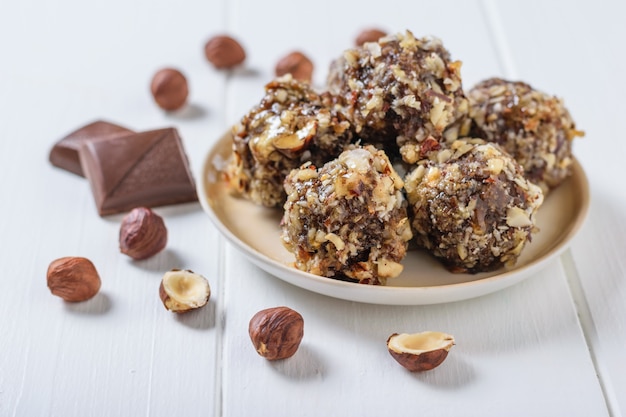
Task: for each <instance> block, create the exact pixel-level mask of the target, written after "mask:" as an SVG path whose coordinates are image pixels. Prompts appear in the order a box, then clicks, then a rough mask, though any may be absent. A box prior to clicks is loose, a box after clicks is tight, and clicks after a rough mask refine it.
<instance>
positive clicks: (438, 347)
mask: <svg viewBox="0 0 626 417" xmlns="http://www.w3.org/2000/svg"><path fill="white" fill-rule="evenodd" d="M452 346H454V337H453V336H451V335H449V334H446V333H441V332H431V331H428V332H422V333H413V334H407V333H402V334H398V333H394V334H392V335H391V336H389V338H388V339H387V350H389V353H390V354H391V356H393V358H394V359H395V360H396V361H398V363H399V364H400V365H402V366H404V367H405V368H406V369H408V370H409V371H411V372H421V371H428V370H430V369H433V368H436V367H437V366H439V365H441V363H442V362H443V361H444V360H445V359H446V357H447V356H448V352H449V351H450V348H451V347H452Z"/></svg>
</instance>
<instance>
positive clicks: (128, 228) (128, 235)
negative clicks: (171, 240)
mask: <svg viewBox="0 0 626 417" xmlns="http://www.w3.org/2000/svg"><path fill="white" fill-rule="evenodd" d="M119 241H120V252H122V253H124V254H126V255H128V256H130V257H131V258H133V259H135V260H140V259H147V258H150V257H152V256H154V255H156V254H157V253H159V252H161V251H162V250H163V249H164V248H165V246H166V245H167V228H166V227H165V222H164V221H163V218H162V217H161V216H159V215H158V214H156V213H155V212H153V211H152V210H151V209H149V208H147V207H137V208H134V209H133V210H131V211H130V212H129V213H128V214H127V215H126V216H124V218H123V219H122V224H121V226H120V237H119Z"/></svg>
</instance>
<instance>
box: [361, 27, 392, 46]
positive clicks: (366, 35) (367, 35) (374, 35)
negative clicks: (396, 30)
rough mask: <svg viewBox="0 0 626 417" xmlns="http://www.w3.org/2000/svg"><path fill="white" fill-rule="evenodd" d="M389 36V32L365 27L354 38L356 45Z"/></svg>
mask: <svg viewBox="0 0 626 417" xmlns="http://www.w3.org/2000/svg"><path fill="white" fill-rule="evenodd" d="M384 36H387V33H386V32H384V31H382V30H380V29H364V30H363V31H362V32H361V33H359V34H358V36H357V37H356V39H355V40H354V44H355V45H356V46H362V45H363V44H364V43H366V42H377V41H378V40H379V39H380V38H382V37H384Z"/></svg>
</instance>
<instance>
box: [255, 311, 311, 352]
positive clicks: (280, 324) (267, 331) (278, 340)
mask: <svg viewBox="0 0 626 417" xmlns="http://www.w3.org/2000/svg"><path fill="white" fill-rule="evenodd" d="M248 333H249V334H250V340H252V344H253V345H254V349H256V351H257V353H258V354H259V355H261V356H262V357H264V358H265V359H267V360H270V361H273V360H279V359H286V358H289V357H291V356H293V355H294V354H295V353H296V351H297V350H298V347H299V346H300V342H301V341H302V337H303V336H304V320H303V319H302V316H301V315H300V313H298V312H297V311H295V310H292V309H291V308H289V307H273V308H267V309H265V310H261V311H259V312H258V313H256V314H255V315H254V316H253V317H252V319H251V320H250V324H249V326H248Z"/></svg>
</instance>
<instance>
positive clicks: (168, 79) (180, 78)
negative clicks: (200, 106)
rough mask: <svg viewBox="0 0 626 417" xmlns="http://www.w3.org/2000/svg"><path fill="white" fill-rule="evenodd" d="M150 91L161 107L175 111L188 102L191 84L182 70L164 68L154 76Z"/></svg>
mask: <svg viewBox="0 0 626 417" xmlns="http://www.w3.org/2000/svg"><path fill="white" fill-rule="evenodd" d="M150 91H151V92H152V97H154V101H155V102H156V103H157V105H158V106H159V107H161V108H162V109H163V110H168V111H173V110H178V109H180V108H182V107H183V106H184V105H185V103H186V102H187V96H188V95H189V86H188V85H187V78H185V76H184V75H183V73H182V72H180V71H179V70H177V69H174V68H163V69H161V70H159V71H157V72H156V74H154V76H153V77H152V82H151V84H150Z"/></svg>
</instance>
